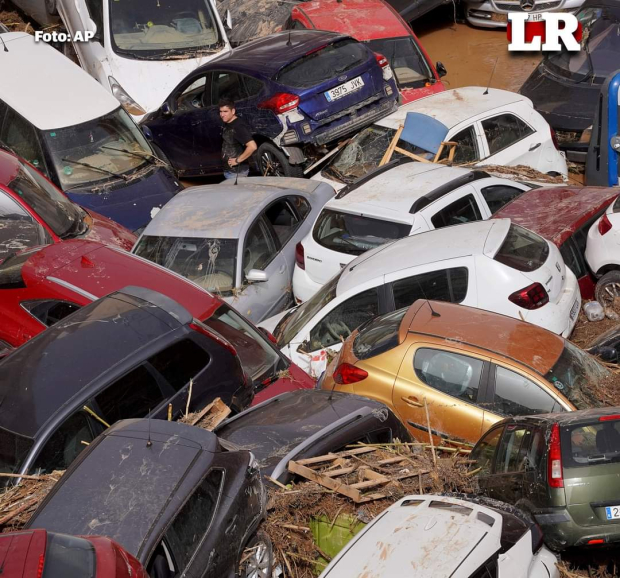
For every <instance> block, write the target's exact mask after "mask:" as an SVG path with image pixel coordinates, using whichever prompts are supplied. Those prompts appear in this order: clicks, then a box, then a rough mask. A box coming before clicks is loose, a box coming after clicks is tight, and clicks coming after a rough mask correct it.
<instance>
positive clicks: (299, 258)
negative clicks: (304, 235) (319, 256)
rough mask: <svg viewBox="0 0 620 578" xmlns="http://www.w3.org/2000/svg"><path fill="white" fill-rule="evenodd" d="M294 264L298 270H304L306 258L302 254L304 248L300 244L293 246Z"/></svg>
mask: <svg viewBox="0 0 620 578" xmlns="http://www.w3.org/2000/svg"><path fill="white" fill-rule="evenodd" d="M295 263H297V266H298V267H299V268H300V269H304V270H305V269H306V256H305V254H304V246H303V245H302V244H301V243H297V245H295Z"/></svg>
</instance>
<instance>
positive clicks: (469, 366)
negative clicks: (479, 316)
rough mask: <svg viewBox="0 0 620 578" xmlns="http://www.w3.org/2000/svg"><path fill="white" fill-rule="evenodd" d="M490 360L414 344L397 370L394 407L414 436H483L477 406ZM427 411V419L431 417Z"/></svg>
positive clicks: (432, 346)
mask: <svg viewBox="0 0 620 578" xmlns="http://www.w3.org/2000/svg"><path fill="white" fill-rule="evenodd" d="M488 366H489V359H488V358H486V357H483V356H479V355H474V354H467V355H465V354H463V353H460V352H459V353H457V352H455V351H454V350H451V349H449V348H446V347H442V346H439V345H437V344H434V343H424V342H418V343H415V344H414V345H411V346H410V347H409V349H408V350H407V354H406V355H405V357H404V358H403V362H402V364H401V367H400V369H399V371H398V376H397V378H396V381H395V383H394V389H393V393H392V403H393V406H394V408H395V409H396V412H397V413H398V415H399V417H400V419H401V421H403V423H405V424H406V425H407V427H408V428H409V431H410V432H411V434H412V435H413V436H415V437H416V438H417V439H420V440H422V441H427V440H428V436H429V429H430V431H431V433H432V434H433V436H436V437H435V439H437V438H440V439H442V438H443V439H454V440H464V441H468V442H471V443H474V442H476V441H477V440H478V438H479V437H480V434H481V433H482V422H483V414H484V410H483V409H482V408H481V407H479V406H478V401H479V398H480V391H481V390H483V388H484V387H483V386H485V385H486V379H487V374H488ZM427 411H428V419H427Z"/></svg>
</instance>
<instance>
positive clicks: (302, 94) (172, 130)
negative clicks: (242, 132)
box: [142, 30, 398, 177]
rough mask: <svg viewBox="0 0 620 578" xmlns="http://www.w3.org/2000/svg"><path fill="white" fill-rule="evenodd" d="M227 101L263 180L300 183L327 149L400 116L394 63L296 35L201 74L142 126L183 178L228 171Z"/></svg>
mask: <svg viewBox="0 0 620 578" xmlns="http://www.w3.org/2000/svg"><path fill="white" fill-rule="evenodd" d="M221 98H231V99H232V100H233V101H235V103H236V109H237V115H238V116H240V117H242V118H243V119H244V120H245V121H246V122H247V123H248V124H249V125H250V127H251V129H252V133H253V135H254V140H255V141H256V143H257V144H258V153H257V157H258V159H257V164H258V169H259V170H260V172H261V173H262V174H264V175H276V176H302V174H303V170H304V168H305V167H306V166H308V164H310V163H311V162H313V161H314V160H315V159H316V158H317V157H318V156H319V155H320V154H321V153H322V152H324V151H326V149H325V148H324V147H325V145H329V144H330V143H334V142H336V141H338V140H341V139H343V138H344V137H347V136H349V135H351V134H353V133H355V132H357V131H358V130H360V129H361V128H363V127H365V126H367V125H370V124H372V123H373V122H375V121H377V120H378V119H380V118H383V117H384V116H387V115H388V114H390V113H392V112H393V111H394V110H396V107H397V98H398V91H397V88H396V84H395V81H394V77H393V73H392V70H391V68H390V66H389V63H388V62H387V60H386V59H385V58H384V57H383V56H382V55H380V54H376V53H374V52H372V51H371V50H370V49H369V48H368V47H367V46H366V45H364V44H362V43H360V42H358V41H357V40H354V39H353V38H350V37H349V36H345V35H342V34H335V33H333V32H325V31H320V30H292V31H286V32H281V33H278V34H274V35H272V36H268V37H265V38H260V39H257V40H255V41H253V42H248V43H247V44H244V45H243V46H241V47H239V48H236V49H235V50H233V51H232V52H230V53H228V54H226V55H223V56H222V57H219V58H216V59H214V60H212V61H210V62H209V63H208V64H205V65H204V66H201V67H199V68H197V69H196V70H195V71H193V72H192V73H191V74H189V75H188V76H187V77H186V78H185V80H183V82H181V83H180V84H179V85H178V86H177V87H176V88H175V90H174V91H173V92H172V94H171V95H170V96H169V97H168V98H167V99H166V101H165V102H164V103H163V104H162V106H161V107H160V109H159V110H157V111H155V112H153V113H151V114H149V115H147V116H146V117H145V118H144V119H143V121H142V125H143V130H144V131H145V134H146V135H147V137H148V138H150V139H151V140H152V141H153V142H154V143H155V144H156V145H157V146H158V147H159V148H160V149H161V150H162V151H163V152H164V153H165V155H166V156H167V157H168V159H169V160H170V161H171V163H172V165H173V166H174V168H175V169H176V170H177V172H178V174H179V176H186V177H191V176H199V175H207V174H217V173H221V172H222V160H221V145H222V136H221V132H222V131H221V128H222V122H221V120H220V117H219V107H218V102H219V100H220V99H221Z"/></svg>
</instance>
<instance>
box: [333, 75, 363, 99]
mask: <svg viewBox="0 0 620 578" xmlns="http://www.w3.org/2000/svg"><path fill="white" fill-rule="evenodd" d="M362 86H364V79H363V78H362V77H361V76H358V77H357V78H354V79H353V80H349V82H345V83H344V84H341V85H340V86H337V87H336V88H332V89H331V90H328V91H327V92H326V93H325V98H326V99H327V102H333V101H334V100H338V99H339V98H342V97H343V96H346V95H347V94H350V93H351V92H355V91H356V90H359V89H360V88H362Z"/></svg>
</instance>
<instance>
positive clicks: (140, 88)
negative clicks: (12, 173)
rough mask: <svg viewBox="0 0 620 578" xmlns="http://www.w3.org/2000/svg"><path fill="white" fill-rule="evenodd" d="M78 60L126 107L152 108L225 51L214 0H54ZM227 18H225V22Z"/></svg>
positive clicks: (139, 111)
mask: <svg viewBox="0 0 620 578" xmlns="http://www.w3.org/2000/svg"><path fill="white" fill-rule="evenodd" d="M57 6H58V13H59V14H60V17H61V18H62V20H63V22H64V24H65V27H66V28H67V31H68V32H69V33H70V34H71V36H72V37H74V36H75V34H76V33H77V32H81V33H83V32H84V31H90V32H92V33H94V37H93V39H92V40H90V41H89V42H74V43H73V47H74V49H75V52H76V54H77V58H78V60H79V62H80V65H81V66H82V68H83V69H84V70H86V72H88V74H90V75H91V76H92V77H93V78H95V79H97V80H98V81H99V82H100V83H101V85H102V86H104V87H105V88H106V89H108V90H110V91H111V92H112V94H113V95H114V96H115V97H116V98H117V99H118V100H119V102H120V103H121V104H122V105H123V106H124V107H125V110H127V111H128V112H129V113H131V114H132V115H134V117H136V120H139V119H141V118H142V116H143V115H144V114H145V113H147V112H152V111H154V110H157V109H158V108H159V106H160V105H161V104H162V102H163V101H164V99H165V98H166V97H167V96H168V95H169V94H170V93H171V92H172V89H173V88H174V87H175V86H176V85H177V84H178V83H179V82H181V80H183V79H184V78H185V77H186V76H187V75H188V74H189V73H190V72H192V70H194V69H196V68H197V67H198V66H201V65H202V64H206V63H207V62H209V61H210V60H212V59H213V58H215V57H216V56H218V55H220V54H223V53H225V52H229V51H230V49H231V48H230V43H229V41H228V37H227V36H226V32H225V30H224V25H223V23H222V20H221V19H220V16H219V14H218V12H217V9H216V7H215V1H214V0H57ZM229 24H230V22H229Z"/></svg>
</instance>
